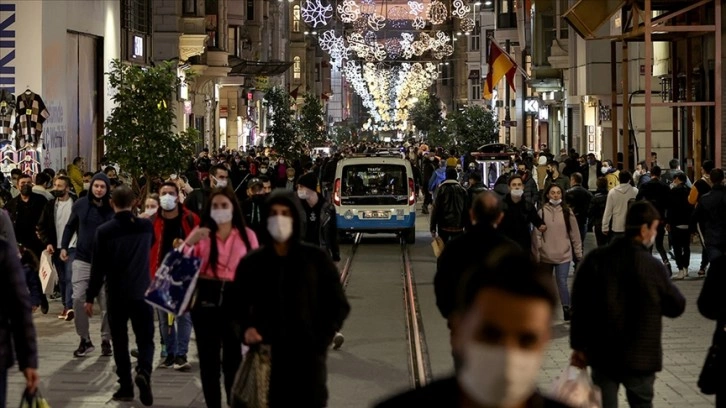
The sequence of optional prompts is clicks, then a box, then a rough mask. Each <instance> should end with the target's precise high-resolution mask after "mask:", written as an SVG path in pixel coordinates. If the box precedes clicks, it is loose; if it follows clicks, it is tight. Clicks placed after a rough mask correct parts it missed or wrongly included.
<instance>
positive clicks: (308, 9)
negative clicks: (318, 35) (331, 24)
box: [300, 0, 333, 28]
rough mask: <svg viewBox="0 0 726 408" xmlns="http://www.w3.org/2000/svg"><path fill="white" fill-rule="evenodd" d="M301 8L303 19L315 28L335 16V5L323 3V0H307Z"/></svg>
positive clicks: (325, 23) (323, 24)
mask: <svg viewBox="0 0 726 408" xmlns="http://www.w3.org/2000/svg"><path fill="white" fill-rule="evenodd" d="M300 10H301V11H302V18H303V21H305V23H306V24H308V25H310V26H312V27H313V28H317V27H318V25H321V26H325V25H327V24H328V20H330V19H331V18H332V17H333V6H331V5H330V4H328V5H323V3H321V0H305V2H304V3H303V5H302V7H300Z"/></svg>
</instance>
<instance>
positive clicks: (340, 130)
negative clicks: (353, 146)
mask: <svg viewBox="0 0 726 408" xmlns="http://www.w3.org/2000/svg"><path fill="white" fill-rule="evenodd" d="M333 141H334V142H335V144H337V145H338V146H341V145H344V144H346V143H350V142H352V141H353V127H351V126H336V127H334V128H333Z"/></svg>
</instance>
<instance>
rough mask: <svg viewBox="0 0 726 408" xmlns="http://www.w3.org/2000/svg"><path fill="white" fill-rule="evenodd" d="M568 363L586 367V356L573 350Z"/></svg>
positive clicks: (582, 367) (581, 367)
mask: <svg viewBox="0 0 726 408" xmlns="http://www.w3.org/2000/svg"><path fill="white" fill-rule="evenodd" d="M570 364H571V365H573V366H575V367H577V368H580V369H583V370H584V369H585V368H587V357H585V353H583V352H582V351H577V350H573V351H572V355H571V356H570Z"/></svg>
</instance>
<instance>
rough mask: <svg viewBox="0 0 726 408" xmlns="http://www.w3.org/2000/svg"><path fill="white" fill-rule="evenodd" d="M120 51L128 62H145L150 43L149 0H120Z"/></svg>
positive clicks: (147, 60) (147, 57) (147, 58)
mask: <svg viewBox="0 0 726 408" xmlns="http://www.w3.org/2000/svg"><path fill="white" fill-rule="evenodd" d="M121 30H122V36H121V52H122V55H123V56H124V58H125V59H126V60H127V61H129V62H134V63H137V64H143V65H145V64H147V63H148V62H149V48H150V44H151V30H152V27H151V0H121Z"/></svg>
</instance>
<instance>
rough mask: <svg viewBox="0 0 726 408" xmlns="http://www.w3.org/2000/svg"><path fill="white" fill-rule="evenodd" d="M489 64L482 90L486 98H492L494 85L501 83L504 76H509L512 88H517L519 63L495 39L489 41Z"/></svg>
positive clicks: (508, 80) (508, 79)
mask: <svg viewBox="0 0 726 408" xmlns="http://www.w3.org/2000/svg"><path fill="white" fill-rule="evenodd" d="M488 64H489V72H488V73H487V80H486V82H485V83H484V89H483V90H482V93H483V96H484V98H485V99H491V98H492V92H493V91H494V87H495V86H497V83H499V81H500V80H501V79H502V77H503V76H506V77H507V82H508V83H509V86H511V87H512V90H514V91H516V90H517V88H516V87H515V86H514V74H515V73H516V72H517V63H516V62H514V59H512V57H510V56H509V54H507V53H506V52H505V51H504V50H502V49H501V47H499V45H498V44H497V43H496V41H494V39H492V40H491V41H489V61H488Z"/></svg>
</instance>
